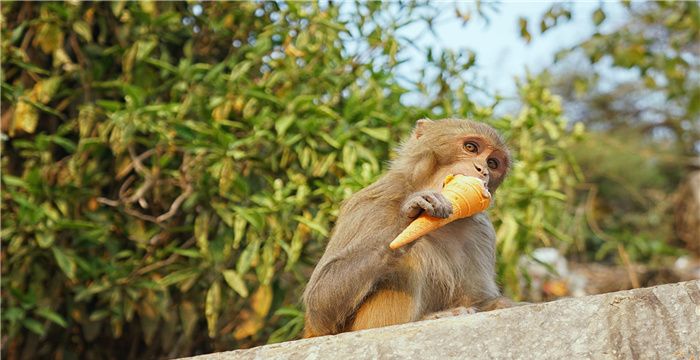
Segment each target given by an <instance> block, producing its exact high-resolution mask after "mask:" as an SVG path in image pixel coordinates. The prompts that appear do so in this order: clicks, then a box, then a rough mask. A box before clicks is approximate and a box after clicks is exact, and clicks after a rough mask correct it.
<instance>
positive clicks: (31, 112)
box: [10, 100, 39, 136]
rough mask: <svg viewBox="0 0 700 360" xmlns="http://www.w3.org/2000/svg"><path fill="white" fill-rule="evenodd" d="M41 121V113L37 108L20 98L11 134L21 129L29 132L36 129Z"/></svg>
mask: <svg viewBox="0 0 700 360" xmlns="http://www.w3.org/2000/svg"><path fill="white" fill-rule="evenodd" d="M38 121H39V113H38V112H37V110H36V108H34V106H32V105H31V104H29V103H28V102H26V101H22V100H20V101H19V102H18V103H17V108H16V109H15V114H14V121H13V125H14V126H13V127H12V129H11V130H10V136H14V135H15V131H17V130H20V131H24V132H27V133H29V134H32V133H34V130H36V125H37V122H38Z"/></svg>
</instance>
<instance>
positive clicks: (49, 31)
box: [34, 22, 63, 54]
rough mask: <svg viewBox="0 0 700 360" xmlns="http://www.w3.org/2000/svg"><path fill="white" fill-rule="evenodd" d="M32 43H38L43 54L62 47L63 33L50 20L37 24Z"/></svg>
mask: <svg viewBox="0 0 700 360" xmlns="http://www.w3.org/2000/svg"><path fill="white" fill-rule="evenodd" d="M34 45H39V47H41V51H43V52H44V53H45V54H51V53H53V52H54V51H55V50H57V49H60V48H62V47H63V33H62V32H61V28H60V27H58V25H56V24H54V23H52V22H45V23H42V24H41V25H39V30H38V31H37V34H36V37H35V38H34Z"/></svg>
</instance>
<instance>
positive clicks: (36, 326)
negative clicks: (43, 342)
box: [22, 319, 46, 337]
mask: <svg viewBox="0 0 700 360" xmlns="http://www.w3.org/2000/svg"><path fill="white" fill-rule="evenodd" d="M22 325H24V327H25V328H27V329H29V331H31V332H33V333H35V334H37V335H39V336H41V337H43V336H44V335H45V334H46V329H44V325H42V324H41V323H40V322H38V321H36V320H34V319H24V320H22Z"/></svg>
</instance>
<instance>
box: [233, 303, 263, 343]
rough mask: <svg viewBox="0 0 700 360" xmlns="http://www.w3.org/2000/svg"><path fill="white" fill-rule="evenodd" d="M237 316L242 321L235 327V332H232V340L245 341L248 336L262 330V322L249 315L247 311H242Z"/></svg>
mask: <svg viewBox="0 0 700 360" xmlns="http://www.w3.org/2000/svg"><path fill="white" fill-rule="evenodd" d="M239 316H240V317H241V319H243V322H242V323H241V324H240V325H238V326H237V327H236V331H234V332H233V338H234V339H236V340H241V339H245V338H247V337H248V336H252V335H255V334H257V333H258V331H260V329H262V328H263V325H264V323H263V321H262V319H260V318H259V317H258V316H256V315H255V314H251V313H250V311H248V310H243V311H241V312H240V314H239Z"/></svg>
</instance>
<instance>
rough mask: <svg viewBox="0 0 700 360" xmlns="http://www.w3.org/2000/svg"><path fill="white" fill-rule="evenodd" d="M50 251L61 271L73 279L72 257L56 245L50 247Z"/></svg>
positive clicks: (73, 261)
mask: <svg viewBox="0 0 700 360" xmlns="http://www.w3.org/2000/svg"><path fill="white" fill-rule="evenodd" d="M51 252H53V257H54V259H56V263H57V264H58V267H60V268H61V271H63V273H64V274H66V276H67V277H68V278H69V279H71V280H75V271H76V265H75V260H74V259H73V257H72V256H70V255H68V254H66V253H65V252H64V251H63V249H61V248H59V247H56V246H54V247H52V248H51Z"/></svg>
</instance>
